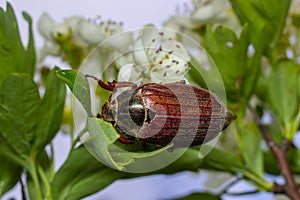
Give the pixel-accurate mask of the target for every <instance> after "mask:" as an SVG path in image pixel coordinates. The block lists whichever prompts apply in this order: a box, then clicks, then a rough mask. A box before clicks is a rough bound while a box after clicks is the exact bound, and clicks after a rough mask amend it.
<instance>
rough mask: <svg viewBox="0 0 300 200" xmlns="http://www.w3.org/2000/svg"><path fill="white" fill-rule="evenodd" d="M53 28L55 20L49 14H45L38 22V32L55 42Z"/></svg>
mask: <svg viewBox="0 0 300 200" xmlns="http://www.w3.org/2000/svg"><path fill="white" fill-rule="evenodd" d="M53 27H54V20H53V19H52V18H51V17H50V16H49V15H48V14H47V13H43V14H42V16H41V18H40V19H39V21H38V30H39V32H40V33H41V35H42V36H43V37H44V38H45V39H47V40H49V41H53V35H52V31H53Z"/></svg>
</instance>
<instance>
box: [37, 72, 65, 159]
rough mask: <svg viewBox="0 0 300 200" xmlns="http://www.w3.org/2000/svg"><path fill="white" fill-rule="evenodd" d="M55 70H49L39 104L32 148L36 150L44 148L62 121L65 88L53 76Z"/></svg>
mask: <svg viewBox="0 0 300 200" xmlns="http://www.w3.org/2000/svg"><path fill="white" fill-rule="evenodd" d="M56 70H58V68H54V69H53V70H51V71H50V74H49V76H48V79H47V83H46V91H45V94H44V97H43V99H42V102H41V104H40V106H39V111H38V125H37V128H36V137H35V140H34V148H35V150H36V151H37V152H39V151H40V150H42V149H44V147H45V146H46V145H47V144H48V143H49V142H50V141H51V140H52V139H53V137H54V136H55V135H56V133H57V131H58V130H59V128H60V125H61V122H62V116H63V110H64V103H65V96H66V89H65V86H64V84H63V82H62V81H61V80H60V79H58V78H57V77H56V76H55V74H54V72H55V71H56ZM37 152H36V153H37Z"/></svg>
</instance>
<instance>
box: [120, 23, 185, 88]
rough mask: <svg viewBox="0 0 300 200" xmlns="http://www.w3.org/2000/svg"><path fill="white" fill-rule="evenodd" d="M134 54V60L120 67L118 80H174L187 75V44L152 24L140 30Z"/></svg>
mask: <svg viewBox="0 0 300 200" xmlns="http://www.w3.org/2000/svg"><path fill="white" fill-rule="evenodd" d="M132 57H133V61H134V63H128V64H127V65H124V66H123V67H122V68H121V69H120V72H119V75H118V81H134V82H164V83H166V82H174V81H179V80H183V79H185V78H184V76H185V75H186V73H187V72H188V70H189V67H188V61H189V60H190V56H189V54H188V52H187V50H186V49H185V47H184V46H183V45H182V44H181V43H180V42H178V41H176V40H174V39H173V38H170V37H165V35H164V32H162V31H159V30H158V29H157V28H156V27H154V26H153V25H147V26H145V27H144V28H143V29H142V30H141V31H140V34H139V36H138V38H137V41H136V42H135V44H134V49H133V51H132Z"/></svg>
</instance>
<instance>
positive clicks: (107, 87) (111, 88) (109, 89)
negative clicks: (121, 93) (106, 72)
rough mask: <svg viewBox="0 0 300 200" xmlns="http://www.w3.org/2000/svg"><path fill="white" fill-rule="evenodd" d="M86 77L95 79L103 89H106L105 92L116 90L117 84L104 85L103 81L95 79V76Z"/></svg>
mask: <svg viewBox="0 0 300 200" xmlns="http://www.w3.org/2000/svg"><path fill="white" fill-rule="evenodd" d="M85 76H86V77H88V78H93V79H95V80H96V81H97V83H98V85H99V86H100V87H102V88H103V89H105V90H108V91H113V90H114V88H115V82H113V83H108V84H107V83H104V82H103V81H102V80H101V79H98V78H97V77H95V76H93V75H89V74H86V75H85Z"/></svg>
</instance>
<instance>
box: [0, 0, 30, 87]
mask: <svg viewBox="0 0 300 200" xmlns="http://www.w3.org/2000/svg"><path fill="white" fill-rule="evenodd" d="M23 17H24V19H25V20H26V21H27V22H28V26H29V27H28V31H29V34H28V35H29V39H28V45H27V47H24V46H23V44H22V40H21V37H20V34H19V30H18V23H17V20H16V16H15V14H14V11H13V8H12V6H11V5H10V4H9V3H7V7H6V11H4V10H3V9H2V8H0V60H1V62H0V85H1V83H2V81H3V80H4V78H5V77H7V76H8V75H9V74H11V73H13V72H21V73H27V74H29V75H30V76H33V73H34V67H35V49H34V41H33V33H32V21H31V18H30V17H29V15H28V14H26V13H23Z"/></svg>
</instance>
